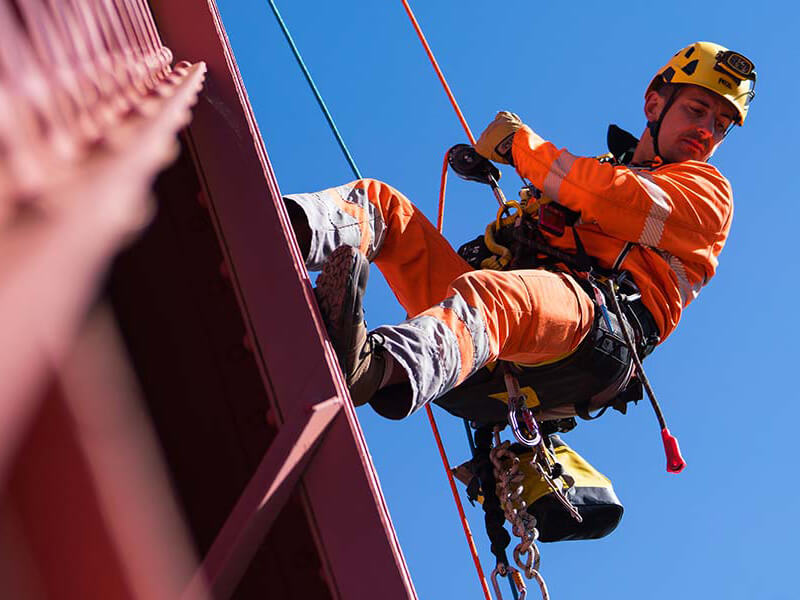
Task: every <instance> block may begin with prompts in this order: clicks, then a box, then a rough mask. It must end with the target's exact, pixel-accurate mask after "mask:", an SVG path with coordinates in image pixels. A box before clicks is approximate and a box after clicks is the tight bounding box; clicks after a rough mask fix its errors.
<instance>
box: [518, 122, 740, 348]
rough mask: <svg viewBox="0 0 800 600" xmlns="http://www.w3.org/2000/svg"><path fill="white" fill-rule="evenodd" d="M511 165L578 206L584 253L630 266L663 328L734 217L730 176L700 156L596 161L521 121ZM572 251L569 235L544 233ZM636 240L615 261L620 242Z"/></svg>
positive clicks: (705, 277) (703, 274)
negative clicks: (634, 163)
mask: <svg viewBox="0 0 800 600" xmlns="http://www.w3.org/2000/svg"><path fill="white" fill-rule="evenodd" d="M512 154H513V157H514V164H515V166H516V168H517V171H518V172H519V174H520V175H522V176H523V177H527V178H528V179H530V180H531V182H532V183H533V184H534V185H535V186H536V187H538V188H539V189H541V190H542V191H543V192H544V193H545V195H546V196H548V197H549V198H551V199H552V200H554V201H555V202H558V203H559V204H561V205H563V206H565V207H567V208H569V209H571V210H574V211H577V212H580V215H581V216H580V221H579V225H578V227H577V229H578V233H579V235H580V238H581V241H582V242H583V244H584V246H585V248H586V252H587V253H588V254H589V255H590V256H593V257H595V258H596V259H598V262H599V264H600V266H602V267H605V268H612V267H616V268H620V269H624V270H627V271H629V272H630V273H631V274H632V275H633V278H634V280H635V281H636V284H637V285H638V286H639V288H640V290H641V292H642V301H643V302H644V304H645V306H646V307H647V308H648V309H649V310H650V313H651V314H652V315H653V318H654V319H655V321H656V324H657V325H658V327H659V330H660V332H661V339H662V340H663V339H665V338H666V337H667V336H668V335H669V334H670V333H672V331H673V329H675V326H676V325H677V324H678V321H679V320H680V316H681V311H682V310H683V308H684V307H686V306H687V305H688V304H689V303H690V302H691V301H692V300H693V299H694V298H695V297H696V296H697V294H698V293H699V291H700V288H701V287H702V286H703V285H705V284H706V283H707V282H708V281H709V279H711V277H712V276H713V275H714V272H715V271H716V268H717V256H718V255H719V253H720V252H721V251H722V247H723V245H724V244H725V240H726V238H727V237H728V231H729V229H730V224H731V218H732V216H733V193H732V190H731V186H730V183H729V182H728V180H727V179H725V177H723V176H722V175H721V174H720V172H719V171H717V169H716V168H714V167H713V166H711V165H709V164H708V163H704V162H699V161H683V162H679V163H672V164H666V165H663V166H661V167H658V168H655V169H652V170H651V169H644V168H642V169H639V168H635V167H633V168H632V167H627V166H614V165H611V164H608V163H600V162H599V161H597V160H596V159H595V158H589V157H579V156H575V155H573V154H570V153H569V152H567V151H566V150H563V149H558V148H556V147H555V146H554V145H553V144H551V143H550V142H547V141H545V140H543V139H542V138H541V137H539V136H538V135H537V134H536V133H534V132H533V131H531V130H530V129H528V128H527V127H524V128H522V129H520V130H519V131H517V133H516V135H515V136H514V144H513V147H512ZM549 237H550V238H551V239H550V240H549V241H550V243H551V244H552V245H553V246H556V247H560V248H565V249H569V250H574V249H575V246H574V242H573V240H572V236H563V237H561V238H556V237H552V236H549ZM628 242H632V243H633V244H634V246H633V247H632V248H631V250H630V252H628V254H627V256H625V258H624V260H623V261H622V263H621V264H619V265H617V264H616V262H617V259H618V258H619V257H620V255H621V253H622V252H623V249H624V248H625V247H626V246H627V245H628Z"/></svg>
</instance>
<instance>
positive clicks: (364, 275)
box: [314, 246, 369, 371]
mask: <svg viewBox="0 0 800 600" xmlns="http://www.w3.org/2000/svg"><path fill="white" fill-rule="evenodd" d="M368 278H369V263H368V262H367V261H366V259H364V258H363V256H361V254H360V252H359V251H358V250H357V249H356V248H351V247H350V246H341V247H339V248H337V249H336V250H334V251H333V253H332V254H331V255H330V256H329V257H328V259H327V260H326V261H325V264H324V265H323V267H322V272H321V273H320V274H319V277H317V286H316V288H315V289H314V293H315V294H316V297H317V304H318V305H319V309H320V312H321V313H322V317H323V319H324V320H325V325H326V327H327V328H328V335H329V336H330V337H331V341H332V342H333V346H334V349H335V350H336V355H337V357H338V359H339V364H340V366H341V367H342V369H343V370H345V371H346V370H347V366H346V365H345V357H346V355H347V351H348V349H349V348H350V347H351V346H352V345H353V339H354V337H355V335H354V334H355V331H356V329H357V327H358V326H359V325H360V324H361V323H362V321H363V320H364V318H363V311H362V308H361V306H362V302H361V299H362V298H363V295H364V290H365V289H366V287H367V279H368Z"/></svg>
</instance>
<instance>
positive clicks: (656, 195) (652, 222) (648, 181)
mask: <svg viewBox="0 0 800 600" xmlns="http://www.w3.org/2000/svg"><path fill="white" fill-rule="evenodd" d="M636 176H637V177H638V178H639V181H640V182H641V184H642V185H643V186H644V188H645V190H646V191H647V195H648V196H649V197H650V200H651V202H652V203H653V205H652V206H651V207H650V212H649V213H648V215H647V218H646V219H645V221H644V227H643V228H642V233H641V235H639V243H640V244H644V245H645V246H651V247H656V246H658V243H659V242H660V241H661V236H662V235H663V234H664V224H665V223H666V221H667V218H669V215H670V213H671V212H672V208H671V207H670V205H669V195H667V193H666V192H665V191H664V190H662V189H661V188H660V187H659V186H658V184H657V183H656V182H655V181H654V180H653V177H652V176H651V175H650V174H648V173H636Z"/></svg>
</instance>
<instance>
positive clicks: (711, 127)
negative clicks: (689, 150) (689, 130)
mask: <svg viewBox="0 0 800 600" xmlns="http://www.w3.org/2000/svg"><path fill="white" fill-rule="evenodd" d="M716 120H717V118H716V116H715V115H714V114H713V113H709V114H707V115H706V116H705V118H703V119H700V120H698V122H697V130H698V132H699V133H701V134H702V136H703V137H708V138H713V137H714V131H715V129H716V127H715V125H716Z"/></svg>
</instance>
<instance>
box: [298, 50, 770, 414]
mask: <svg viewBox="0 0 800 600" xmlns="http://www.w3.org/2000/svg"><path fill="white" fill-rule="evenodd" d="M754 83H755V71H754V70H753V65H752V63H751V62H750V61H749V60H747V59H746V58H744V57H743V56H742V55H740V54H737V53H735V52H731V51H729V50H727V49H726V48H724V47H722V46H719V45H716V44H712V43H709V42H698V43H695V44H692V45H691V46H688V47H686V48H684V49H682V50H681V51H680V52H678V53H677V54H676V55H675V56H673V58H672V59H670V61H669V62H668V63H667V65H665V67H664V68H662V69H661V70H660V71H659V72H658V74H657V75H656V76H655V77H654V78H653V80H652V82H651V83H650V85H649V86H648V88H647V91H646V94H645V104H644V112H645V116H646V118H647V128H646V129H645V131H644V133H643V135H642V137H641V139H640V140H639V141H638V144H637V145H636V147H635V151H634V152H633V156H632V158H631V159H630V161H629V164H609V163H602V162H600V161H598V160H596V159H594V158H588V157H578V156H575V155H572V154H570V153H569V152H568V151H566V150H559V149H557V148H556V147H555V146H554V145H553V144H551V143H550V142H547V141H545V140H543V139H542V138H541V137H540V136H538V135H537V134H536V133H534V132H533V130H531V129H530V128H528V127H527V126H525V125H524V124H523V123H522V122H521V121H520V120H519V118H518V117H516V115H513V114H511V113H506V112H501V113H499V114H498V115H497V117H496V118H495V120H494V121H493V122H492V123H491V124H490V125H489V126H488V128H487V129H486V130H485V131H484V132H483V134H482V135H481V137H480V139H479V140H478V142H477V143H476V145H475V149H476V150H477V152H478V153H479V154H481V155H482V156H484V157H486V158H489V159H491V160H494V161H497V162H502V163H507V164H512V165H514V166H515V167H516V169H517V171H518V173H519V174H520V175H522V176H523V177H525V178H527V179H529V180H530V181H531V182H532V183H533V185H534V186H536V187H537V188H539V189H540V190H542V191H543V192H544V194H545V195H546V196H547V197H548V198H549V199H551V200H552V201H554V202H556V203H558V204H559V205H561V206H563V207H566V208H567V209H570V210H572V211H575V212H577V213H579V215H580V220H579V222H578V225H577V226H576V230H577V231H578V232H579V233H580V239H581V240H582V242H583V246H584V248H585V252H586V253H587V254H588V255H589V256H591V257H593V258H594V260H595V261H596V263H597V264H598V265H599V266H600V267H602V268H605V269H622V270H625V271H627V272H628V273H630V275H631V276H632V278H633V280H634V282H635V284H636V285H637V286H638V289H639V290H640V292H641V296H642V303H643V305H644V307H645V308H646V311H647V312H649V317H648V318H651V319H652V321H653V322H654V324H655V327H657V330H658V336H659V338H660V339H661V340H662V341H663V339H665V338H666V337H667V336H668V335H669V334H670V333H671V332H672V331H673V330H674V329H675V326H676V325H677V324H678V321H679V319H680V315H681V312H682V310H683V308H685V307H686V306H687V305H688V304H689V303H690V302H691V301H692V300H693V299H694V298H695V297H696V296H697V294H698V292H699V290H700V288H701V287H702V286H703V285H705V284H706V283H707V282H708V280H709V279H710V278H711V277H712V276H713V275H714V272H715V270H716V266H717V256H718V255H719V253H720V251H721V250H722V247H723V245H724V243H725V239H726V237H727V235H728V230H729V228H730V222H731V216H732V212H733V204H732V193H731V188H730V185H729V183H728V181H727V180H726V179H725V178H724V177H723V176H722V175H721V174H720V173H719V172H718V171H717V170H716V169H715V168H714V167H713V166H711V165H709V164H708V163H707V161H708V159H709V158H710V157H711V156H712V155H713V153H714V151H715V150H716V149H717V147H718V146H719V145H720V144H721V143H722V141H723V139H724V138H725V136H726V135H727V133H728V132H729V131H730V129H731V127H732V126H733V125H742V124H743V122H744V119H745V117H746V115H747V110H748V108H749V104H750V101H751V100H752V98H753V96H754V93H753V87H754ZM286 201H287V207H288V210H289V213H290V216H291V217H292V223H293V225H294V228H295V231H296V233H297V236H298V241H299V243H300V245H301V250H302V251H303V252H304V253H305V257H306V264H307V266H308V268H309V269H315V268H320V267H322V273H321V275H320V276H319V279H318V280H317V288H316V293H317V298H318V301H319V305H320V309H321V311H322V314H323V316H324V318H325V321H326V324H327V326H328V331H329V334H330V336H331V340H332V342H333V344H334V347H335V348H336V351H337V355H338V358H339V362H340V365H341V367H342V370H343V372H344V373H345V376H346V378H347V383H348V386H349V388H350V393H351V396H352V398H353V401H354V403H355V404H356V405H359V404H364V403H367V402H369V403H370V404H371V406H372V407H373V408H374V409H375V410H376V411H377V412H378V413H380V414H382V415H384V416H386V417H389V418H395V419H399V418H403V417H405V416H407V415H409V414H411V413H412V412H413V411H415V410H416V409H418V408H420V407H421V406H423V405H424V404H425V403H427V402H429V401H431V400H433V399H435V398H437V397H439V396H441V395H442V394H444V393H445V392H447V391H448V390H450V389H452V388H453V387H454V386H457V385H458V384H460V383H461V382H463V381H464V380H465V379H467V378H468V377H469V376H470V375H471V374H473V373H475V372H476V371H477V370H478V369H480V368H481V367H483V366H484V365H486V364H487V363H489V362H491V361H495V360H498V359H503V360H508V361H514V362H519V363H523V364H528V365H536V364H540V363H544V362H547V361H553V360H555V359H558V358H560V357H564V356H567V355H569V354H570V353H571V352H572V351H574V350H575V349H576V348H577V347H578V346H579V345H580V343H581V341H582V340H583V339H584V338H585V337H586V336H587V335H588V334H589V332H590V331H591V330H592V327H593V324H594V323H595V309H596V306H595V300H593V298H592V297H591V296H590V295H589V294H588V293H587V291H586V290H585V288H584V286H582V285H581V282H580V281H579V280H578V279H577V278H576V276H575V275H574V274H570V273H568V272H566V270H564V271H559V270H552V269H550V270H545V269H525V270H511V271H490V270H477V271H476V270H473V268H472V267H471V266H470V265H469V264H467V262H465V261H464V260H463V259H462V258H461V257H460V256H459V255H458V254H457V253H456V252H454V251H453V249H452V248H451V247H450V245H449V244H448V243H447V241H446V240H445V239H444V238H443V237H442V236H441V235H440V234H439V233H438V232H437V231H436V230H435V229H434V227H433V226H432V225H431V224H430V223H429V222H428V221H427V219H425V217H424V216H423V215H422V214H421V213H420V211H418V210H417V209H416V208H415V207H414V206H413V205H412V204H411V203H410V202H409V201H408V200H407V199H406V198H405V197H404V196H403V195H402V194H400V192H398V191H397V190H395V189H393V188H391V187H390V186H388V185H386V184H384V183H381V182H378V181H375V180H359V181H355V182H353V183H350V184H347V185H344V186H341V187H338V188H331V189H328V190H325V191H322V192H319V193H315V194H299V195H292V196H287V198H286ZM548 242H549V243H550V244H552V245H553V246H555V247H558V248H560V249H562V250H566V251H568V252H573V253H574V252H576V244H575V241H574V239H573V238H571V237H569V236H564V237H554V236H550V237H549V239H548ZM368 261H374V262H375V264H377V265H378V267H379V268H380V269H381V271H382V272H383V274H384V276H385V277H386V279H387V281H388V283H389V285H390V287H391V288H392V290H393V291H394V293H395V295H396V297H397V299H398V300H399V302H400V303H401V304H402V305H403V307H404V308H405V309H406V311H407V312H408V314H409V315H413V316H412V318H410V319H409V320H407V321H405V322H404V323H401V324H399V325H395V326H384V327H379V328H378V329H376V330H374V331H372V332H369V333H368V332H367V329H366V325H365V323H364V321H363V310H362V307H361V298H362V295H363V291H364V288H365V286H366V281H367V271H368Z"/></svg>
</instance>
